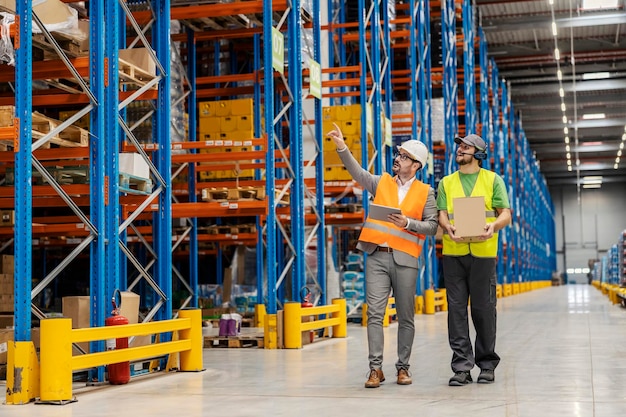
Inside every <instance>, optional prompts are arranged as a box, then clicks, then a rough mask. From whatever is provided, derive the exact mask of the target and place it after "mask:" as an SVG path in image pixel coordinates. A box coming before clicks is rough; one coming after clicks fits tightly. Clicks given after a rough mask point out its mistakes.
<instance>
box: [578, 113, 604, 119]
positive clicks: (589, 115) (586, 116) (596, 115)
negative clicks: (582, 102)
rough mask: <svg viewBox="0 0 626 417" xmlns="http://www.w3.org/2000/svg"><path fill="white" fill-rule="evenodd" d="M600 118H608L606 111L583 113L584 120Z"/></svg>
mask: <svg viewBox="0 0 626 417" xmlns="http://www.w3.org/2000/svg"><path fill="white" fill-rule="evenodd" d="M598 119H606V114H604V113H587V114H583V120H598Z"/></svg>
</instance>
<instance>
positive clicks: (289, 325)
mask: <svg viewBox="0 0 626 417" xmlns="http://www.w3.org/2000/svg"><path fill="white" fill-rule="evenodd" d="M323 314H330V315H331V317H330V318H326V319H318V318H319V316H320V315H323ZM304 317H314V319H313V320H311V321H303V320H302V319H303V318H304ZM325 327H332V329H333V330H332V337H346V336H347V335H348V314H347V311H346V300H345V299H344V298H335V299H333V301H332V304H330V305H325V306H316V307H305V308H302V306H301V305H300V303H299V302H290V303H285V310H284V339H285V348H286V349H300V348H301V347H302V332H304V331H307V330H317V329H323V328H325Z"/></svg>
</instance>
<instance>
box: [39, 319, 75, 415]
mask: <svg viewBox="0 0 626 417" xmlns="http://www.w3.org/2000/svg"><path fill="white" fill-rule="evenodd" d="M39 357H40V361H41V374H40V380H39V398H40V401H41V402H59V403H63V402H66V401H72V319H66V318H51V319H44V320H41V342H40V352H39Z"/></svg>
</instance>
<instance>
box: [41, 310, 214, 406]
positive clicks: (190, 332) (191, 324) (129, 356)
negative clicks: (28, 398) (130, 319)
mask: <svg viewBox="0 0 626 417" xmlns="http://www.w3.org/2000/svg"><path fill="white" fill-rule="evenodd" d="M175 331H178V332H179V340H173V341H170V342H162V343H155V344H152V345H147V346H140V347H131V348H127V349H117V350H109V351H106V352H97V353H88V354H85V355H79V356H72V343H81V342H91V341H97V340H108V339H117V338H124V337H133V336H145V335H151V334H158V333H167V332H175ZM202 349H203V338H202V312H201V310H200V309H190V310H180V311H179V318H178V319H173V320H163V321H155V322H149V323H141V324H124V325H119V326H108V327H90V328H84V329H72V320H71V319H68V318H50V319H44V320H42V321H41V342H40V380H39V397H40V401H41V402H50V403H64V402H68V401H73V398H72V372H73V371H76V370H80V369H89V368H93V367H96V366H103V365H108V364H114V363H120V362H127V361H133V360H137V359H145V358H151V357H156V356H162V355H165V354H170V353H176V352H180V371H191V372H194V371H202V370H203V367H202Z"/></svg>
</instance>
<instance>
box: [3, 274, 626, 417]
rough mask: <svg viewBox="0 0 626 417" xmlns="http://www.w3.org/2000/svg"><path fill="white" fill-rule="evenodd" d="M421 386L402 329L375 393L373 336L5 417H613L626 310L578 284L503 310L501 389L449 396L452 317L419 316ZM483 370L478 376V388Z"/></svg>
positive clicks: (391, 338)
mask: <svg viewBox="0 0 626 417" xmlns="http://www.w3.org/2000/svg"><path fill="white" fill-rule="evenodd" d="M415 322H416V336H415V346H414V349H413V355H412V360H411V363H412V366H411V373H412V375H413V384H412V385H408V386H400V385H397V384H396V383H395V377H394V373H395V370H394V366H393V364H394V361H395V359H396V357H395V335H396V325H391V326H390V327H389V328H388V329H387V330H386V336H387V337H386V343H387V345H386V350H385V355H386V361H385V364H384V367H383V370H384V372H385V375H386V377H387V381H386V382H384V383H383V384H382V385H381V387H380V388H377V389H365V388H364V387H363V384H364V382H365V380H366V374H367V370H368V369H367V342H366V332H365V329H364V328H361V327H360V326H358V325H356V324H350V325H349V328H348V338H346V339H336V340H324V341H320V342H316V343H314V344H312V345H308V346H305V347H304V349H300V350H264V349H257V348H248V349H227V348H215V349H205V350H204V366H205V367H206V371H204V372H201V373H191V374H186V373H172V374H157V375H153V376H147V377H139V378H135V379H133V380H132V381H131V382H130V383H129V384H128V385H125V386H102V387H99V388H96V389H94V388H88V389H87V388H81V389H75V390H74V393H75V394H76V396H77V399H78V401H77V402H75V403H72V404H68V405H64V406H55V405H36V404H28V405H22V406H7V405H1V406H0V415H2V416H3V417H4V416H7V417H8V416H29V417H30V416H39V417H66V416H67V417H83V416H85V417H98V416H115V417H126V416H132V417H138V416H152V417H159V416H168V417H171V416H181V417H183V416H184V417H188V416H228V417H236V416H316V417H318V416H321V417H330V416H339V415H341V416H393V415H397V416H413V415H416V416H420V417H429V416H433V417H434V416H437V417H446V416H454V417H457V416H473V417H477V416H498V417H499V416H511V417H516V416H517V417H558V416H564V417H565V416H567V417H572V416H581V417H592V416H593V417H612V416H623V415H624V412H625V410H626V377H625V375H626V360H625V356H626V310H624V309H622V308H620V307H618V306H613V305H611V304H610V302H609V300H608V298H607V297H605V296H603V295H602V294H601V293H600V292H599V291H598V290H596V289H595V288H594V287H591V286H587V285H569V286H562V287H551V288H545V289H540V290H535V291H531V292H527V293H523V294H520V295H516V296H513V297H507V298H502V299H499V300H498V342H497V352H498V353H499V354H500V356H501V357H502V361H501V363H500V366H499V367H498V368H497V369H496V382H495V383H494V384H491V385H484V384H476V383H474V384H471V385H467V386H463V387H449V386H448V378H449V377H450V376H451V374H452V372H451V370H450V364H449V361H450V357H451V353H450V349H449V347H448V343H447V330H446V313H437V314H435V315H432V316H425V315H421V316H416V317H415ZM478 372H479V370H478V369H477V368H475V369H474V371H473V372H472V375H473V377H474V380H476V377H477V376H478Z"/></svg>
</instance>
